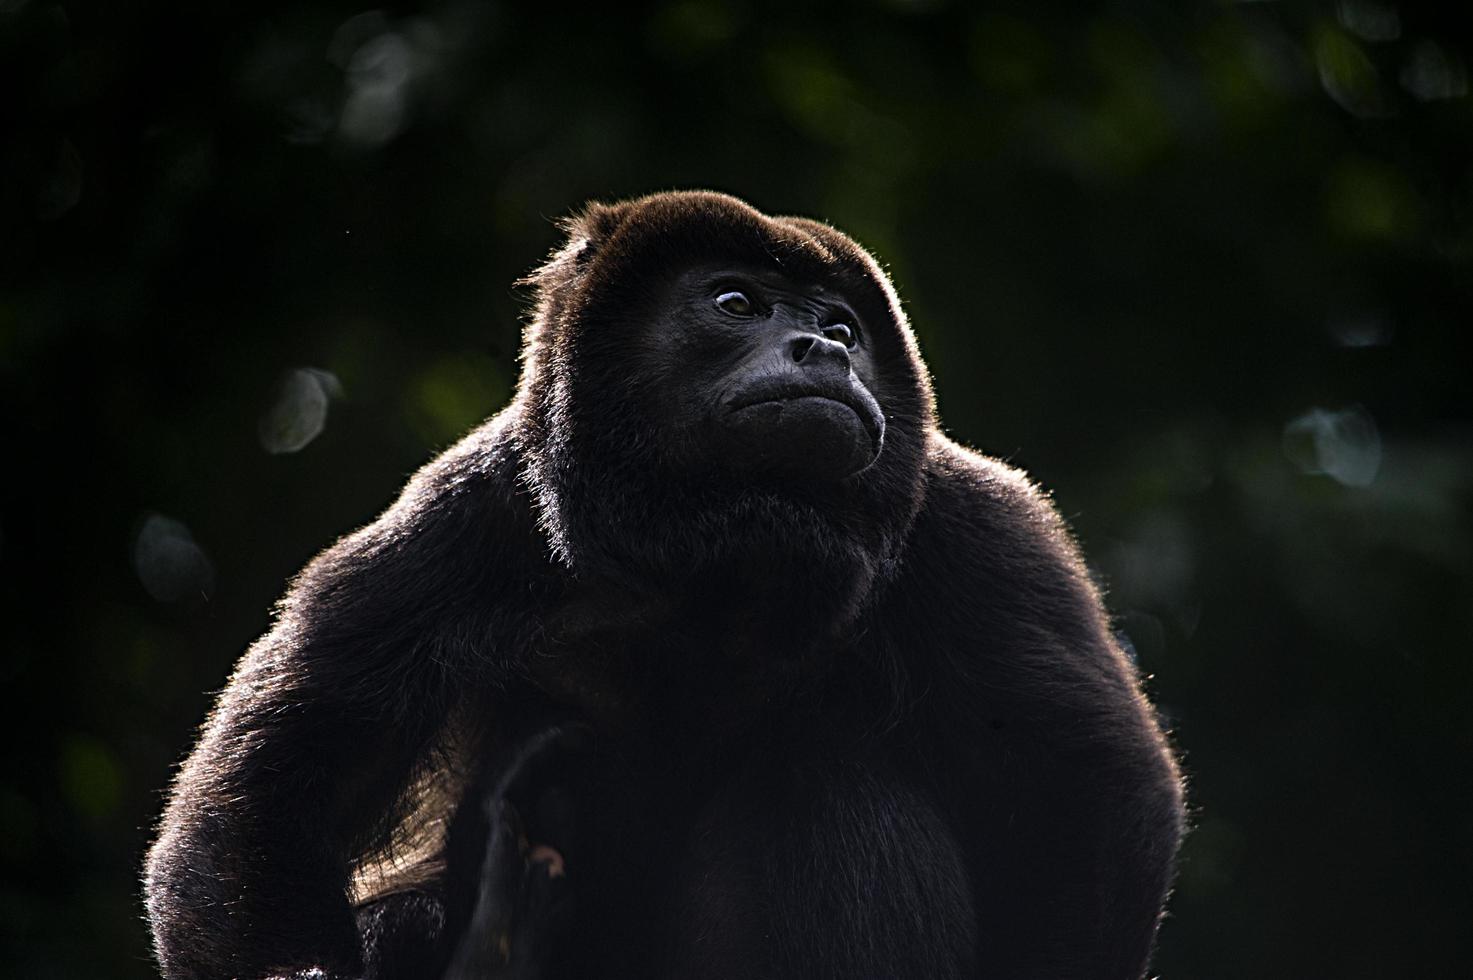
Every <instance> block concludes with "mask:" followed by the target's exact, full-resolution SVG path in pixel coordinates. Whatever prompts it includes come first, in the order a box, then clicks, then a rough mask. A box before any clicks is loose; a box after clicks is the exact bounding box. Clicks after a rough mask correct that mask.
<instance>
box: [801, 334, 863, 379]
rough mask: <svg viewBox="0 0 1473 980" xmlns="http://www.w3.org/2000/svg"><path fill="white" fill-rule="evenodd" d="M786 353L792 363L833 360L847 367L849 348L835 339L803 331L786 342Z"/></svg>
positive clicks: (810, 363)
mask: <svg viewBox="0 0 1473 980" xmlns="http://www.w3.org/2000/svg"><path fill="white" fill-rule="evenodd" d="M788 355H789V356H790V357H792V359H793V363H794V364H804V365H813V364H814V363H816V362H820V361H834V362H837V363H838V364H841V365H843V366H844V368H845V369H846V370H847V369H848V367H849V348H847V347H845V346H844V345H843V344H842V343H840V342H839V341H837V340H830V339H829V338H827V337H820V336H818V335H816V334H811V333H805V334H800V335H799V336H797V337H794V338H793V339H792V340H791V341H789V342H788Z"/></svg>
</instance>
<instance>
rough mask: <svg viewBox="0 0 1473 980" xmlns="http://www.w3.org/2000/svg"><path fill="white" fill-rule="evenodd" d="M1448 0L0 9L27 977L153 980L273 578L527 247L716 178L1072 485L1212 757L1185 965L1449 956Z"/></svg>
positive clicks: (1136, 619) (437, 436)
mask: <svg viewBox="0 0 1473 980" xmlns="http://www.w3.org/2000/svg"><path fill="white" fill-rule="evenodd" d="M1463 6H1464V5H1463V4H1461V3H1451V2H1450V3H1443V4H1438V3H1418V4H1407V3H1398V4H1394V5H1393V4H1392V3H1390V2H1380V0H1347V2H1341V3H1304V2H1301V3H1245V4H1233V3H1226V2H1224V3H1187V2H1167V0H1161V2H1146V0H1137V2H1125V0H1122V2H1116V3H1080V2H1065V0H1028V2H1017V3H1011V2H1004V3H991V4H963V3H960V2H953V3H947V2H943V0H932V2H920V0H912V2H899V0H892V2H889V3H881V2H862V3H850V4H844V5H841V6H835V7H832V8H824V7H821V6H818V5H807V4H803V5H800V4H792V5H791V7H792V8H794V9H788V6H787V5H784V6H777V5H773V6H766V5H762V4H757V3H740V2H735V0H732V2H726V0H690V2H682V3H673V4H666V5H662V6H659V7H657V8H653V9H651V10H649V11H648V12H645V11H644V10H643V9H642V8H636V7H634V6H630V5H624V4H613V3H606V4H602V5H600V6H598V7H595V8H591V12H590V11H582V12H579V11H576V10H575V8H574V7H572V6H569V5H567V4H555V3H510V2H507V3H499V4H487V3H472V2H442V3H426V4H409V3H401V4H389V5H386V6H384V7H383V8H382V9H381V10H380V11H379V12H377V13H373V12H366V11H365V10H364V8H362V7H360V6H357V5H354V4H345V3H326V2H315V3H309V2H304V3H293V4H280V3H269V2H266V3H255V4H250V5H244V4H242V5H239V7H238V8H237V7H234V6H232V5H230V4H227V3H224V2H209V0H195V2H193V3H188V4H183V3H181V4H163V3H147V2H137V3H121V2H119V3H113V4H103V3H97V4H82V3H52V2H42V0H29V2H28V0H0V120H3V128H0V180H3V186H0V207H3V211H0V420H3V422H0V425H3V429H0V432H3V434H4V443H3V457H0V459H3V460H4V463H3V467H4V473H5V476H4V478H3V479H0V503H3V509H0V567H3V583H0V585H3V588H0V603H3V606H0V612H3V618H0V647H3V652H0V682H3V685H4V691H5V710H4V711H3V712H0V717H3V719H4V721H3V723H0V724H3V725H4V727H5V731H4V739H5V744H6V746H7V749H8V750H9V759H8V760H7V761H6V763H5V769H4V777H3V783H0V867H3V885H0V943H3V949H0V973H6V974H9V975H13V976H16V977H28V978H45V977H119V978H135V977H146V976H149V975H150V973H151V970H152V967H151V963H150V959H149V950H148V944H147V934H146V930H145V927H144V924H143V922H142V921H141V910H140V906H139V902H138V885H137V869H138V865H139V860H140V856H141V853H142V850H143V848H144V846H145V843H146V840H147V836H148V828H149V825H150V823H151V821H152V820H153V819H154V818H155V816H156V814H157V812H158V810H159V806H160V793H161V790H162V788H163V787H164V786H165V784H166V782H167V780H168V778H169V773H170V771H171V766H172V765H173V764H174V763H175V762H177V761H178V760H179V759H180V758H181V757H182V755H183V753H185V752H186V751H187V749H188V747H189V745H190V742H191V730H192V729H193V727H194V726H195V725H197V724H198V722H199V721H200V720H201V718H202V716H203V713H204V712H205V710H206V708H207V706H208V704H209V698H210V694H209V692H210V691H212V690H214V689H217V688H218V687H219V686H220V685H221V684H222V683H223V682H224V680H225V678H226V676H227V673H228V671H229V669H230V665H231V663H232V661H233V660H234V658H235V657H236V656H238V655H239V653H240V652H241V651H242V650H243V649H244V647H245V646H246V645H247V644H248V643H249V642H250V641H251V640H252V639H253V638H254V637H255V636H256V635H258V634H259V633H260V632H261V631H262V630H263V629H264V628H265V627H266V625H267V622H268V614H269V609H270V604H271V602H272V601H273V599H274V598H275V597H276V596H277V595H279V594H280V592H281V590H282V587H283V584H284V582H285V580H286V579H287V577H288V576H289V575H291V574H292V573H293V572H294V571H295V570H296V569H297V568H299V567H300V566H301V564H302V563H303V562H304V561H305V560H306V559H307V558H309V557H310V556H311V555H312V554H313V553H314V551H316V550H317V549H319V548H321V547H323V546H324V545H325V544H327V543H328V542H330V541H331V540H332V539H333V538H334V536H336V535H338V534H340V533H342V532H344V531H347V530H349V529H351V528H353V527H354V526H356V525H359V524H361V523H363V522H364V521H367V520H369V519H370V518H372V517H373V516H374V515H375V514H376V513H377V511H378V510H379V509H381V508H382V507H383V506H385V504H386V503H387V502H388V501H389V500H390V499H391V498H392V497H393V495H394V493H395V492H396V489H397V487H398V486H399V485H400V483H401V482H402V480H403V479H404V477H405V476H406V475H407V474H408V473H409V472H411V471H412V470H414V469H415V468H416V467H417V466H418V465H420V464H421V463H422V462H424V461H425V460H427V459H429V458H430V457H431V456H432V455H433V454H434V453H435V452H436V451H437V450H438V449H440V448H442V447H444V446H445V445H447V444H448V443H449V442H450V441H452V440H453V439H455V437H456V436H457V434H458V433H460V432H462V431H464V430H465V429H466V428H468V427H469V426H471V425H472V424H473V423H475V422H476V421H477V420H478V419H480V418H481V417H482V416H484V415H485V414H487V413H489V412H491V411H493V410H495V409H496V408H498V407H499V406H500V405H501V404H503V403H504V401H505V400H506V398H507V396H508V392H509V391H510V388H511V385H512V384H513V381H514V377H515V371H516V364H515V359H514V358H515V351H516V347H517V336H518V317H519V315H520V313H521V310H522V308H523V303H524V299H525V297H523V296H519V294H518V292H517V291H516V290H515V289H513V287H512V286H511V283H512V281H513V280H514V279H515V278H516V277H518V276H519V275H521V274H523V273H525V272H526V271H528V270H529V269H530V268H531V267H532V266H533V265H534V264H536V263H537V262H538V261H539V259H540V258H541V257H542V256H544V255H545V254H546V252H547V250H548V249H549V248H550V247H552V245H553V244H554V242H555V240H556V233H555V229H554V227H553V225H552V223H551V220H550V219H552V218H554V217H556V216H559V215H562V214H565V213H567V212H568V211H570V210H571V209H573V208H575V207H577V206H578V205H579V204H580V203H581V202H583V201H584V200H586V199H588V198H590V197H601V198H606V199H608V198H617V197H620V196H625V195H631V194H637V193H641V192H647V191H651V190H657V189H662V188H669V187H694V186H700V187H714V188H717V189H721V190H727V191H731V192H733V193H736V194H738V195H741V196H743V197H745V198H747V199H749V200H751V201H752V202H753V203H754V204H756V205H757V206H759V207H761V208H763V209H764V210H769V211H779V212H796V213H803V214H808V215H813V216H817V217H821V218H824V219H827V220H829V221H832V222H833V223H834V224H836V225H837V226H839V227H840V228H842V229H844V230H846V231H848V232H850V233H852V234H853V235H854V236H856V237H857V238H858V239H860V240H861V241H862V242H864V243H865V244H866V245H868V246H869V247H870V248H872V249H873V250H874V252H875V253H876V254H877V255H878V256H880V257H881V259H882V260H883V261H884V262H885V263H886V264H887V265H888V267H889V268H890V270H891V271H892V274H893V276H894V278H895V281H896V283H897V285H898V286H899V288H900V291H901V293H902V295H903V297H904V298H905V300H906V301H907V303H908V306H909V310H910V313H911V317H912V321H913V323H914V325H915V329H916V332H917V334H918V335H919V338H920V342H921V346H922V349H923V350H924V352H925V353H926V356H927V358H928V360H929V363H930V366H931V368H932V370H933V371H934V374H935V380H936V387H937V391H938V394H939V398H940V407H941V411H942V415H943V418H944V420H945V424H946V427H947V429H948V431H949V432H950V433H951V434H952V435H953V436H955V437H956V438H958V439H960V440H962V441H964V442H966V443H969V444H971V445H974V446H977V447H979V448H981V449H984V450H986V451H988V452H992V453H995V454H998V455H1001V456H1004V457H1007V458H1009V459H1011V460H1014V461H1016V462H1017V463H1019V464H1021V465H1023V466H1025V467H1027V468H1028V469H1029V470H1031V471H1032V473H1033V474H1034V475H1035V476H1036V477H1038V478H1039V479H1040V480H1041V481H1042V482H1044V483H1045V484H1046V485H1047V486H1049V487H1051V488H1053V490H1054V491H1055V493H1056V498H1057V500H1058V503H1059V505H1060V506H1061V508H1062V509H1063V510H1064V512H1065V513H1066V514H1067V515H1068V517H1069V518H1070V520H1071V521H1072V523H1073V525H1074V526H1075V528H1076V529H1077V531H1078V533H1079V535H1080V538H1081V540H1082V542H1083V544H1084V546H1085V549H1086V551H1087V553H1088V555H1089V557H1090V560H1091V562H1092V564H1093V565H1094V566H1095V568H1096V569H1097V570H1098V572H1099V574H1100V576H1101V578H1102V580H1103V581H1104V582H1106V583H1107V584H1108V588H1109V593H1110V594H1109V598H1110V603H1111V607H1112V609H1113V611H1114V612H1115V613H1116V614H1117V615H1118V617H1119V623H1120V627H1121V629H1122V630H1123V631H1124V633H1125V634H1126V635H1127V636H1128V638H1129V641H1130V643H1131V645H1132V646H1133V648H1134V649H1135V651H1136V652H1137V654H1138V656H1139V660H1140V663H1141V666H1142V669H1143V671H1144V672H1145V673H1147V674H1149V675H1151V678H1152V679H1151V680H1150V683H1149V686H1150V690H1151V691H1152V693H1153V695H1154V697H1155V698H1156V699H1157V701H1158V703H1159V704H1160V705H1161V708H1162V711H1163V713H1164V715H1165V717H1166V718H1167V720H1168V723H1169V724H1170V725H1171V727H1172V728H1173V730H1174V732H1175V737H1176V739H1177V741H1178V743H1179V745H1180V746H1181V748H1182V750H1183V752H1184V754H1185V762H1186V767H1187V770H1188V771H1189V773H1190V777H1191V797H1192V801H1193V804H1194V807H1195V825H1196V826H1195V830H1194V831H1193V833H1192V836H1191V838H1190V840H1189V842H1188V844H1187V846H1186V850H1185V853H1184V856H1183V862H1182V867H1181V878H1180V883H1179V886H1178V888H1177V892H1176V895H1175V898H1174V899H1173V902H1172V905H1171V917H1170V918H1169V919H1168V921H1167V922H1166V925H1165V927H1164V928H1163V930H1162V934H1161V943H1160V952H1159V956H1158V958H1157V964H1156V968H1157V971H1158V972H1159V973H1161V974H1163V975H1165V976H1167V977H1173V978H1182V980H1196V978H1204V980H1205V978H1218V977H1222V978H1238V977H1253V978H1278V977H1283V978H1301V977H1377V978H1387V977H1438V976H1453V975H1461V974H1462V972H1463V971H1464V970H1466V968H1467V964H1468V962H1469V961H1470V959H1473V818H1470V805H1473V791H1470V771H1473V764H1470V760H1473V754H1470V749H1473V738H1470V726H1469V720H1470V719H1469V711H1468V706H1469V704H1470V687H1473V643H1470V635H1473V548H1470V507H1469V505H1470V497H1473V424H1470V423H1473V418H1470V414H1473V413H1470V399H1469V389H1470V373H1473V372H1470V362H1469V359H1468V357H1467V355H1466V353H1465V345H1464V343H1463V336H1462V335H1463V334H1464V333H1466V332H1467V331H1468V330H1469V327H1470V314H1473V271H1470V260H1473V97H1470V96H1469V94H1468V92H1469V83H1470V72H1473V60H1470V54H1473V51H1470V45H1469V41H1470V39H1473V33H1470V31H1469V27H1468V23H1467V18H1466V15H1464V14H1462V13H1460V8H1462V7H1463ZM800 8H801V9H800ZM242 11H244V12H242ZM324 408H325V409H326V414H325V416H324V414H323V410H324Z"/></svg>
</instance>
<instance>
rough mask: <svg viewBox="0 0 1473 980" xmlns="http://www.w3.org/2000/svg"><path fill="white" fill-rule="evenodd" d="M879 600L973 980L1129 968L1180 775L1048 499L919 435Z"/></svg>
mask: <svg viewBox="0 0 1473 980" xmlns="http://www.w3.org/2000/svg"><path fill="white" fill-rule="evenodd" d="M907 556H908V557H907V562H906V566H907V567H906V572H905V574H904V575H903V577H902V580H901V582H900V583H899V589H898V590H897V591H898V593H899V595H898V599H899V601H900V602H902V603H904V604H905V606H906V607H908V608H907V609H906V611H905V612H904V613H903V614H902V615H901V616H900V617H898V621H899V622H901V623H904V624H907V628H908V630H909V632H910V636H911V638H910V640H909V641H908V642H907V641H903V640H902V641H898V642H904V643H905V647H906V648H907V649H908V650H909V651H913V652H914V653H915V654H916V656H914V657H913V658H912V660H911V663H912V666H913V669H914V670H915V672H916V673H918V674H919V675H920V676H918V677H916V678H915V680H916V682H917V685H918V687H923V688H924V689H925V690H926V692H927V693H926V694H925V696H924V698H923V699H922V708H921V711H922V717H923V721H922V724H923V729H922V731H923V732H925V733H926V739H925V742H926V743H927V745H928V746H929V747H928V749H927V752H928V754H929V756H930V759H929V762H930V764H931V765H933V766H934V769H935V771H936V772H937V773H940V774H942V777H943V778H941V779H939V780H938V785H939V787H940V789H939V792H940V794H941V795H943V796H944V797H946V798H947V808H948V809H949V810H950V811H951V812H952V814H953V820H954V824H955V826H956V827H957V830H958V833H959V835H960V837H961V838H962V843H963V848H964V851H965V852H966V853H967V855H968V862H969V865H970V868H969V871H970V874H971V878H972V883H973V890H974V893H975V898H976V904H977V908H978V914H979V923H978V935H979V940H980V941H979V947H980V949H979V957H980V963H981V964H982V966H983V967H984V969H983V971H982V972H983V975H984V976H1008V977H1020V978H1021V977H1029V978H1033V977H1037V978H1044V977H1047V978H1051V980H1064V978H1070V980H1073V978H1097V980H1106V978H1108V980H1137V978H1139V977H1140V976H1141V975H1142V973H1143V972H1144V970H1145V968H1146V964H1147V960H1148V958H1149V955H1150V950H1151V946H1152V943H1153V941H1154V937H1155V933H1156V925H1157V920H1158V918H1159V916H1160V913H1161V907H1162V904H1163V902H1164V900H1165V897H1166V891H1167V888H1168V886H1169V884H1170V880H1171V876H1172V870H1173V863H1174V858H1175V854H1176V850H1177V846H1178V844H1179V842H1180V838H1181V834H1182V827H1183V803H1182V787H1181V779H1180V775H1179V773H1178V771H1177V768H1176V764H1175V761H1174V759H1173V758H1172V755H1171V752H1170V750H1169V748H1168V746H1167V743H1166V741H1165V739H1164V737H1163V735H1162V733H1161V731H1160V729H1159V727H1158V725H1157V723H1156V720H1155V715H1154V712H1153V710H1152V709H1151V706H1150V705H1149V704H1148V703H1147V702H1146V700H1145V699H1144V697H1143V696H1142V695H1141V692H1140V689H1139V682H1138V679H1137V676H1136V673H1135V669H1134V667H1133V665H1131V664H1130V663H1129V661H1128V660H1127V659H1126V658H1125V657H1124V655H1123V654H1122V653H1121V651H1120V649H1119V647H1118V646H1117V644H1116V643H1115V641H1114V639H1113V637H1112V636H1111V633H1110V630H1109V626H1108V620H1107V617H1106V615H1105V612H1104V609H1103V607H1102V604H1101V602H1100V599H1099V596H1098V594H1097V592H1096V590H1095V588H1094V586H1093V585H1092V584H1091V583H1090V581H1089V578H1088V576H1087V574H1086V572H1085V569H1084V565H1083V562H1082V561H1081V560H1080V558H1079V556H1078V553H1077V551H1076V549H1075V546H1074V544H1073V542H1072V540H1070V538H1069V535H1068V534H1067V531H1066V530H1065V528H1064V526H1063V523H1062V521H1061V520H1060V519H1059V517H1058V515H1057V513H1056V511H1055V510H1054V508H1053V506H1052V505H1051V504H1050V503H1049V502H1048V501H1047V500H1046V499H1045V498H1043V497H1042V496H1041V495H1040V494H1039V493H1038V492H1037V491H1036V490H1035V489H1034V488H1033V487H1032V486H1031V485H1029V484H1028V482H1027V481H1026V479H1025V478H1023V477H1022V475H1021V474H1019V473H1017V472H1016V471H1013V470H1011V469H1009V468H1007V467H1005V466H1003V465H1002V464H1000V463H997V462H995V461H993V460H987V459H984V458H982V457H978V456H974V455H972V454H971V453H968V452H966V451H965V450H961V449H959V448H958V447H955V446H953V445H951V444H950V443H948V442H946V441H945V440H941V439H938V440H937V441H936V443H934V444H933V451H932V461H931V466H930V481H929V486H928V490H927V498H926V505H925V510H924V512H923V513H922V515H921V516H920V518H919V519H918V521H917V524H916V527H915V529H914V534H913V537H912V541H911V544H910V546H909V548H908V550H907Z"/></svg>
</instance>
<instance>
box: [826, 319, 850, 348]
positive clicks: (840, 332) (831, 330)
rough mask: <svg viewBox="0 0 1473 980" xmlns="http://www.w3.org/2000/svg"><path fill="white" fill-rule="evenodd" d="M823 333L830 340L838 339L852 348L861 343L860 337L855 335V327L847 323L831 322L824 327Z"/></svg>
mask: <svg viewBox="0 0 1473 980" xmlns="http://www.w3.org/2000/svg"><path fill="white" fill-rule="evenodd" d="M823 335H824V336H825V337H827V338H828V339H829V340H837V341H838V342H839V343H841V344H843V345H844V346H845V347H848V348H850V349H851V350H852V349H853V348H854V345H855V344H857V343H859V338H857V337H856V336H855V335H854V328H853V327H851V326H849V324H847V323H831V324H829V325H828V326H826V327H824V328H823Z"/></svg>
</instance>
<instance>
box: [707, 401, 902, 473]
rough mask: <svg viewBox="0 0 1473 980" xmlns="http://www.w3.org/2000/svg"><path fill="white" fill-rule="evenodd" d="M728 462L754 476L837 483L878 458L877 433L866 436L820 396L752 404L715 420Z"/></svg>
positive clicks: (847, 410)
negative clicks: (778, 476)
mask: <svg viewBox="0 0 1473 980" xmlns="http://www.w3.org/2000/svg"><path fill="white" fill-rule="evenodd" d="M721 429H722V435H723V438H722V442H723V443H724V445H723V446H722V448H723V450H724V455H725V456H726V459H727V460H728V462H729V463H730V464H731V465H733V466H734V467H736V468H738V469H742V470H748V471H751V472H754V473H775V474H779V475H782V476H793V477H798V478H800V479H804V480H810V481H814V482H828V481H838V480H842V479H844V478H845V477H849V476H853V475H854V474H856V473H858V472H859V471H861V470H863V469H865V468H866V467H868V466H869V465H870V464H871V463H873V462H874V461H875V460H876V459H877V458H878V457H879V455H880V443H881V440H882V438H883V434H882V433H871V431H870V429H869V428H868V427H867V426H866V425H865V424H864V422H863V421H862V420H861V419H860V417H859V413H858V412H856V411H855V410H854V409H853V408H851V407H849V406H848V405H846V404H844V403H843V402H841V401H837V400H835V399H833V398H826V397H823V396H821V395H800V396H797V397H793V398H775V399H772V400H770V401H762V402H757V403H756V404H752V405H746V406H743V407H742V408H738V409H735V410H733V411H731V412H728V413H727V414H726V416H725V417H724V418H723V419H722V420H721Z"/></svg>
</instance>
